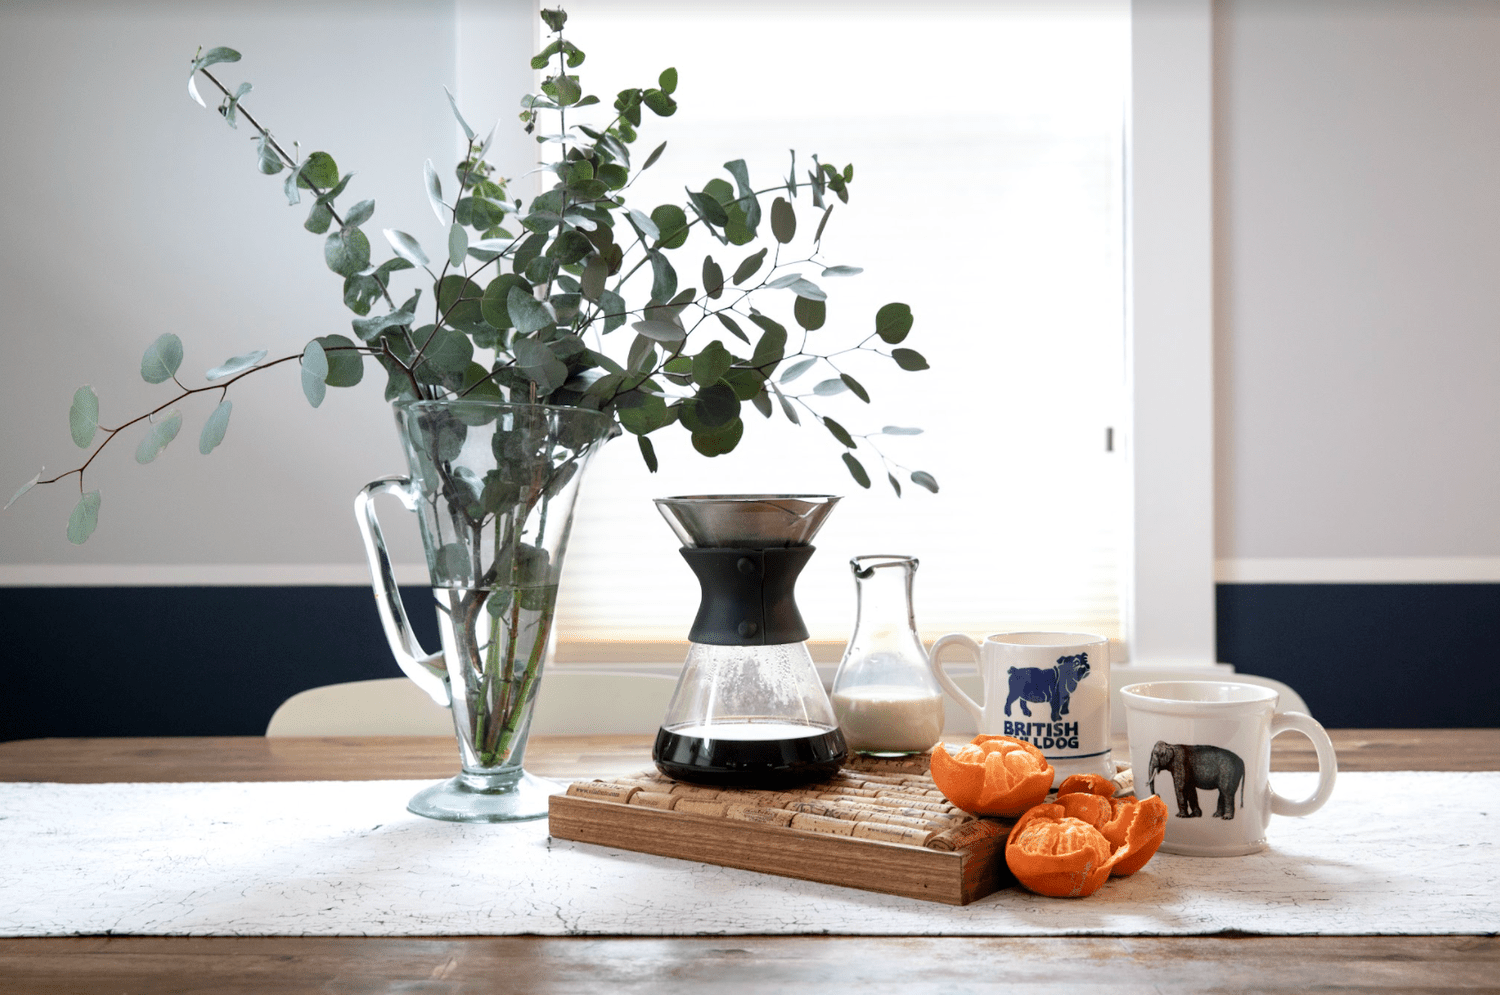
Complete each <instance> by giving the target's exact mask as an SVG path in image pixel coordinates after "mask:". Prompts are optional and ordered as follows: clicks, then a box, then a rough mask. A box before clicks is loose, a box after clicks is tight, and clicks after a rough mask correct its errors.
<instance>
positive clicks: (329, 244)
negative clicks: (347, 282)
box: [323, 228, 370, 277]
mask: <svg viewBox="0 0 1500 995" xmlns="http://www.w3.org/2000/svg"><path fill="white" fill-rule="evenodd" d="M323 261H324V262H326V263H327V264H328V268H329V269H331V270H333V271H334V272H335V273H337V274H338V275H339V276H345V277H347V276H353V275H354V274H355V273H358V272H359V271H360V270H362V269H364V268H365V267H366V266H368V265H370V240H369V239H368V238H366V237H365V233H364V232H362V231H360V230H359V229H358V228H341V229H339V230H338V231H336V232H334V233H333V234H332V235H329V236H328V238H327V239H325V240H324V242H323Z"/></svg>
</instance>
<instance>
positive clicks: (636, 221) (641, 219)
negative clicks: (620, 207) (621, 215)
mask: <svg viewBox="0 0 1500 995" xmlns="http://www.w3.org/2000/svg"><path fill="white" fill-rule="evenodd" d="M625 217H626V218H628V219H629V221H630V223H631V224H632V225H634V226H635V229H636V231H638V232H640V233H641V237H642V238H644V239H649V240H652V241H654V240H656V239H659V238H661V229H660V228H658V227H656V222H655V221H652V220H651V219H650V218H648V217H646V216H645V215H644V214H642V213H641V212H640V211H637V210H635V209H634V208H631V209H630V210H627V211H626V212H625Z"/></svg>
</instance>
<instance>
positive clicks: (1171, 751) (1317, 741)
mask: <svg viewBox="0 0 1500 995" xmlns="http://www.w3.org/2000/svg"><path fill="white" fill-rule="evenodd" d="M1278 697H1279V696H1278V695H1277V693H1276V692H1275V691H1274V690H1273V689H1271V688H1268V687H1261V686H1260V685H1256V684H1236V683H1230V682H1226V681H1154V682H1150V683H1145V684H1131V685H1129V686H1128V687H1124V688H1121V689H1120V699H1121V701H1122V702H1123V703H1124V705H1125V726H1126V730H1127V732H1128V733H1129V737H1130V763H1131V766H1132V768H1134V770H1135V793H1136V797H1138V798H1145V797H1148V796H1149V795H1153V794H1157V795H1160V796H1161V798H1162V800H1163V801H1165V802H1166V803H1167V811H1168V812H1169V813H1170V817H1169V818H1168V819H1167V833H1166V839H1165V840H1163V841H1162V845H1161V849H1162V850H1163V851H1165V852H1167V853H1181V854H1187V855H1189V856H1194V857H1236V856H1239V855H1241V854H1246V853H1255V852H1256V851H1258V850H1263V849H1265V847H1266V829H1267V827H1268V826H1269V825H1270V823H1271V816H1272V815H1307V814H1309V813H1311V812H1315V811H1317V810H1318V809H1320V808H1322V807H1323V803H1324V802H1326V801H1327V800H1328V796H1329V795H1330V794H1332V793H1333V781H1334V778H1335V776H1336V775H1337V774H1338V760H1337V758H1336V757H1335V756H1334V753H1333V743H1332V741H1330V740H1329V738H1328V733H1326V732H1324V731H1323V727H1322V726H1321V725H1319V724H1318V723H1317V722H1316V721H1315V720H1314V719H1313V718H1312V717H1311V716H1309V715H1304V714H1303V713H1301V712H1282V713H1280V714H1277V712H1276V701H1277V698H1278ZM1284 732H1300V733H1301V734H1302V735H1304V736H1306V737H1307V738H1308V739H1310V740H1312V744H1313V747H1314V748H1315V749H1316V750H1317V753H1318V787H1317V790H1315V791H1314V792H1313V794H1312V796H1311V797H1310V798H1307V799H1304V800H1302V801H1293V800H1291V799H1288V798H1285V797H1283V796H1282V795H1279V794H1277V793H1276V792H1275V790H1274V789H1272V787H1271V740H1272V739H1274V738H1275V737H1277V736H1279V735H1281V734H1282V733H1284Z"/></svg>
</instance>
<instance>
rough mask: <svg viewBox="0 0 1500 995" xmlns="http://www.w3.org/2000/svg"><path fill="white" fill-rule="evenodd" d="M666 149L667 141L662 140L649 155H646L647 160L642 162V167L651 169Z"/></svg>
mask: <svg viewBox="0 0 1500 995" xmlns="http://www.w3.org/2000/svg"><path fill="white" fill-rule="evenodd" d="M666 150H667V143H666V142H662V143H661V144H660V145H658V146H657V147H656V148H654V149H652V150H651V154H650V155H648V156H646V161H645V162H643V163H641V169H642V170H646V169H650V168H651V167H652V166H653V165H654V164H655V163H656V160H658V159H660V158H661V154H662V153H663V152H665V151H666Z"/></svg>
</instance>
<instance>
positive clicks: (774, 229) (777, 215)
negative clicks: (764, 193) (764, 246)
mask: <svg viewBox="0 0 1500 995" xmlns="http://www.w3.org/2000/svg"><path fill="white" fill-rule="evenodd" d="M771 234H772V235H773V236H775V238H776V241H778V242H780V243H781V244H783V245H785V244H786V243H787V242H790V241H791V240H792V239H793V238H795V237H796V236H797V212H796V211H794V210H792V205H791V202H790V201H788V200H787V199H786V198H785V197H777V198H776V199H775V200H773V201H771Z"/></svg>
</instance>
